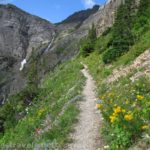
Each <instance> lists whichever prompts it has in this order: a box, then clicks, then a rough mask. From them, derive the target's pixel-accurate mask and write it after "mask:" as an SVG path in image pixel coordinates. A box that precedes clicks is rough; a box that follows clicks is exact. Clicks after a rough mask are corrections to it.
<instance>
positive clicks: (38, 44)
mask: <svg viewBox="0 0 150 150" xmlns="http://www.w3.org/2000/svg"><path fill="white" fill-rule="evenodd" d="M121 2H122V0H111V1H109V2H108V3H107V4H106V5H105V6H103V7H100V8H99V7H98V6H95V7H94V8H93V9H89V10H86V11H80V12H77V13H75V14H73V15H71V16H70V17H68V18H67V19H66V20H64V21H63V22H61V23H59V24H56V25H53V24H51V23H50V22H48V21H46V20H43V19H41V18H39V17H36V16H33V15H30V14H28V13H26V12H24V11H22V10H20V9H19V8H17V7H15V6H12V5H0V103H1V102H3V101H4V100H5V97H6V96H7V95H9V94H14V93H16V92H19V91H20V90H21V89H23V88H24V87H25V85H26V81H27V77H26V74H27V71H28V69H29V68H30V65H31V61H30V60H31V57H32V55H33V53H34V57H36V58H37V61H36V63H37V70H38V76H39V81H40V80H41V79H42V78H43V76H44V75H45V73H46V72H47V71H49V70H50V69H52V68H54V67H55V66H56V65H57V64H59V63H61V62H63V61H65V60H67V59H70V58H72V57H73V56H74V55H76V54H77V53H78V52H79V45H78V42H79V41H80V39H81V38H83V37H85V36H86V35H87V33H88V30H89V28H90V27H91V25H92V23H94V24H95V25H96V27H97V33H98V35H100V34H101V33H102V32H103V31H104V30H105V29H106V28H107V27H110V26H111V25H112V24H113V18H114V12H115V10H116V8H117V7H118V6H119V5H120V3H121ZM21 63H22V66H21ZM24 65H25V67H24ZM23 69H24V71H22V70H23ZM20 70H21V71H20ZM24 72H26V73H25V74H24Z"/></svg>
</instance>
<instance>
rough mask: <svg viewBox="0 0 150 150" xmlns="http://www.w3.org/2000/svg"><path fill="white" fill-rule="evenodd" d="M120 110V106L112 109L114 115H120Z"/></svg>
mask: <svg viewBox="0 0 150 150" xmlns="http://www.w3.org/2000/svg"><path fill="white" fill-rule="evenodd" d="M121 111H122V110H121V107H120V106H117V107H116V108H115V109H114V112H115V113H116V114H118V113H120V112H121Z"/></svg>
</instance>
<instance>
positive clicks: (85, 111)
mask: <svg viewBox="0 0 150 150" xmlns="http://www.w3.org/2000/svg"><path fill="white" fill-rule="evenodd" d="M82 73H83V75H84V76H85V77H86V78H87V80H86V85H85V87H84V90H83V96H84V100H83V101H81V102H80V103H79V107H80V110H81V112H80V115H79V118H78V119H79V122H78V123H77V124H76V126H75V132H73V133H72V134H71V138H72V140H73V143H71V144H69V145H68V148H67V150H97V149H100V148H101V147H102V145H103V144H102V141H101V140H100V132H99V130H100V126H101V115H100V113H99V111H98V110H97V109H96V94H95V91H94V90H95V83H94V81H93V79H92V77H91V75H90V74H89V73H88V69H87V66H86V65H84V69H83V70H82Z"/></svg>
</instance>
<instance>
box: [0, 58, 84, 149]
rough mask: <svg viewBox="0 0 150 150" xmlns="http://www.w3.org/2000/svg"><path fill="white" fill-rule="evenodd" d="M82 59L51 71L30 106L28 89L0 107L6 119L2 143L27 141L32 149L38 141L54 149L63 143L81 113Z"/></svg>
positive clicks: (2, 115) (14, 143)
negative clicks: (78, 104)
mask: <svg viewBox="0 0 150 150" xmlns="http://www.w3.org/2000/svg"><path fill="white" fill-rule="evenodd" d="M79 62H80V61H79V60H78V59H77V60H72V61H69V62H67V63H64V64H63V65H60V66H59V67H56V68H55V70H54V71H53V72H50V73H49V74H48V75H47V77H46V78H45V79H44V81H43V82H42V84H41V86H40V87H39V88H38V89H37V91H36V94H34V95H32V96H33V97H32V101H31V102H30V104H29V105H27V104H25V100H26V99H25V98H28V99H29V97H27V92H25V91H22V92H21V93H19V94H17V95H14V96H13V97H11V99H10V101H9V102H7V103H6V104H5V105H4V106H3V107H2V108H1V109H0V112H1V113H0V116H1V118H4V119H5V120H3V121H4V124H3V132H1V139H0V144H10V143H11V144H13V146H15V145H16V146H17V144H28V145H29V147H30V149H33V148H35V146H36V145H37V144H40V145H41V146H42V144H49V145H47V146H48V147H50V148H51V147H52V146H54V149H56V147H58V148H61V147H62V146H63V145H64V143H65V142H66V141H67V140H68V137H67V135H68V133H69V132H70V131H71V129H72V128H71V126H72V124H73V123H74V122H76V116H77V114H78V113H79V109H78V107H77V101H78V100H81V99H82V96H81V91H82V86H83V85H84V77H83V75H82V74H81V72H80V69H81V68H82V65H81V64H80V63H79ZM32 78H34V76H32ZM27 88H29V87H27ZM30 88H31V86H30ZM32 89H33V87H32ZM29 93H30V95H31V91H30V92H29ZM30 98H31V97H30ZM21 114H22V116H20V115H21ZM19 117H20V118H19ZM26 146H27V145H25V146H23V147H21V149H23V148H24V149H26V148H27V147H26ZM43 148H44V147H43Z"/></svg>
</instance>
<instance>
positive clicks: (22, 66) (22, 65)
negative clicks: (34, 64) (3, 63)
mask: <svg viewBox="0 0 150 150" xmlns="http://www.w3.org/2000/svg"><path fill="white" fill-rule="evenodd" d="M26 63H27V60H26V59H24V60H23V61H22V62H21V66H20V69H19V70H20V71H22V70H23V68H24V66H25V64H26Z"/></svg>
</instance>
